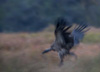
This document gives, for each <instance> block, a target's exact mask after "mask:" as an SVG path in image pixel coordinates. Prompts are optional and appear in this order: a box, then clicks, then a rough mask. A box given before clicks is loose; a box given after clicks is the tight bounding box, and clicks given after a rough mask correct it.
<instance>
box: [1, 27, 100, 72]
mask: <svg viewBox="0 0 100 72" xmlns="http://www.w3.org/2000/svg"><path fill="white" fill-rule="evenodd" d="M48 29H49V28H48ZM45 30H46V31H41V32H39V33H11V34H5V33H1V34H0V72H100V33H99V32H100V31H99V30H100V29H95V28H92V29H91V30H90V31H89V32H88V33H87V34H86V36H85V38H84V40H83V41H82V43H80V45H79V46H78V47H76V48H74V49H73V50H72V51H74V52H75V54H77V56H78V59H77V60H75V59H74V58H73V57H66V58H65V62H64V65H63V66H62V67H59V66H58V64H59V58H58V55H57V53H55V52H50V53H48V54H46V55H44V56H43V55H42V54H41V52H42V51H43V50H44V49H46V48H48V47H49V46H50V44H51V43H52V42H53V40H54V35H53V30H52V29H51V30H47V29H45ZM47 31H48V32H47Z"/></svg>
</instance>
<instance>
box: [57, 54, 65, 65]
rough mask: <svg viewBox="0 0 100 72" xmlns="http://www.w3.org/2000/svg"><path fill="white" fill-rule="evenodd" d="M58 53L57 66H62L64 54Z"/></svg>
mask: <svg viewBox="0 0 100 72" xmlns="http://www.w3.org/2000/svg"><path fill="white" fill-rule="evenodd" d="M58 55H59V58H60V64H59V66H62V65H63V58H64V55H62V54H61V53H59V54H58Z"/></svg>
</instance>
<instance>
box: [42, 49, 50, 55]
mask: <svg viewBox="0 0 100 72" xmlns="http://www.w3.org/2000/svg"><path fill="white" fill-rule="evenodd" d="M51 50H52V49H51V48H48V49H46V50H44V51H43V52H42V54H45V53H48V52H50V51H51Z"/></svg>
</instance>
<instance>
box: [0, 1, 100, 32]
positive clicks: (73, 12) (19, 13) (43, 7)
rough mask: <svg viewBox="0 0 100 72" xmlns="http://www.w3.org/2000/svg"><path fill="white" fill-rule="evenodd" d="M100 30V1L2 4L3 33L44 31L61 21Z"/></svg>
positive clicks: (0, 15)
mask: <svg viewBox="0 0 100 72" xmlns="http://www.w3.org/2000/svg"><path fill="white" fill-rule="evenodd" d="M63 16H64V17H66V19H67V20H68V21H69V22H71V23H80V22H81V21H85V22H88V23H89V24H92V25H94V26H97V27H98V26H100V24H99V23H100V20H99V19H100V0H0V32H20V31H25V32H26V31H28V32H33V31H40V30H41V29H43V28H45V27H47V26H48V25H49V24H53V22H54V21H55V20H56V19H57V18H58V17H63Z"/></svg>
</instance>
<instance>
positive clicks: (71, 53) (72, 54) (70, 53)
mask: <svg viewBox="0 0 100 72" xmlns="http://www.w3.org/2000/svg"><path fill="white" fill-rule="evenodd" d="M69 55H71V56H74V57H75V59H77V55H76V54H74V53H73V52H69Z"/></svg>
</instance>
